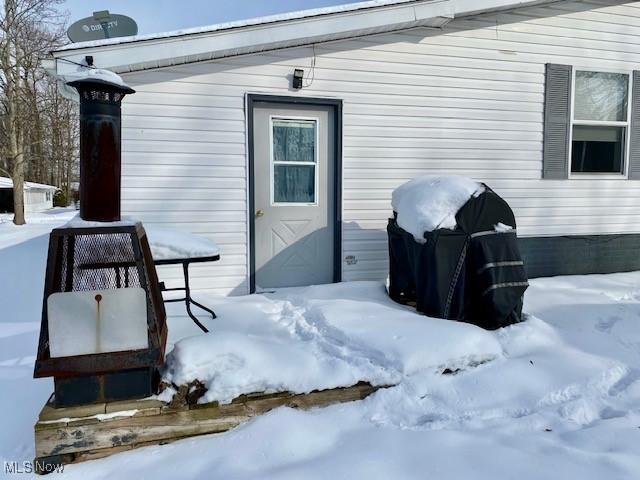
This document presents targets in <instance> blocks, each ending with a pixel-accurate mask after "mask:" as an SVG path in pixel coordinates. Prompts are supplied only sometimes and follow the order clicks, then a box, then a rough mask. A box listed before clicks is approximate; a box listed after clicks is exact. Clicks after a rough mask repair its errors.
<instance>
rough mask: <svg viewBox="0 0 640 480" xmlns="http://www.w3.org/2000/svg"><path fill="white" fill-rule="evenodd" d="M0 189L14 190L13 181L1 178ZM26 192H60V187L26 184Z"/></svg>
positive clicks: (33, 183)
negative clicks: (38, 190)
mask: <svg viewBox="0 0 640 480" xmlns="http://www.w3.org/2000/svg"><path fill="white" fill-rule="evenodd" d="M0 188H13V180H11V179H10V178H9V177H0ZM24 189H25V190H32V189H33V190H36V189H40V190H58V187H55V186H53V185H46V184H44V183H35V182H24Z"/></svg>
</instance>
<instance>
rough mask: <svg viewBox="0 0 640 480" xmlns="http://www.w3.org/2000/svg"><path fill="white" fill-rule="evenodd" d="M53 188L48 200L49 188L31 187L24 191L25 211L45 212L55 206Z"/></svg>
mask: <svg viewBox="0 0 640 480" xmlns="http://www.w3.org/2000/svg"><path fill="white" fill-rule="evenodd" d="M54 193H55V191H53V190H51V191H50V195H49V199H48V200H47V190H40V189H29V190H25V191H24V211H25V212H27V213H36V212H43V211H44V210H48V209H49V208H53V194H54Z"/></svg>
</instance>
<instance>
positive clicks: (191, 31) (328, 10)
mask: <svg viewBox="0 0 640 480" xmlns="http://www.w3.org/2000/svg"><path fill="white" fill-rule="evenodd" d="M417 1H420V0H369V1H366V2H357V3H347V4H344V5H333V6H330V7H321V8H311V9H307V10H297V11H295V12H287V13H279V14H276V15H267V16H263V17H253V18H247V19H243V20H234V21H231V22H223V23H215V24H212V25H205V26H202V27H193V28H183V29H179V30H171V31H167V32H157V33H149V34H145V35H131V36H128V37H117V38H106V39H103V40H90V41H87V42H78V43H70V44H68V45H64V46H62V47H60V48H58V49H57V50H56V51H58V52H60V51H64V50H74V49H78V48H90V47H99V46H103V45H115V44H120V43H130V42H140V41H144V40H156V39H160V38H171V37H181V36H183V35H195V34H199V33H211V32H217V31H220V30H229V29H232V28H240V27H249V26H254V25H264V24H268V23H275V22H282V21H285V20H296V19H302V18H308V17H316V16H319V15H330V14H333V13H341V12H352V11H355V10H363V9H367V8H374V7H381V6H386V5H396V4H401V3H411V2H417Z"/></svg>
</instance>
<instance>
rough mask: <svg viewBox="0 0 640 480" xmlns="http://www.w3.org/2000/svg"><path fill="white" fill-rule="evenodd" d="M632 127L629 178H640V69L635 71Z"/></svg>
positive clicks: (630, 130) (632, 94) (632, 87)
mask: <svg viewBox="0 0 640 480" xmlns="http://www.w3.org/2000/svg"><path fill="white" fill-rule="evenodd" d="M632 80H633V84H632V85H631V128H630V129H629V178H632V179H634V180H640V71H638V70H636V71H634V72H633V79H632Z"/></svg>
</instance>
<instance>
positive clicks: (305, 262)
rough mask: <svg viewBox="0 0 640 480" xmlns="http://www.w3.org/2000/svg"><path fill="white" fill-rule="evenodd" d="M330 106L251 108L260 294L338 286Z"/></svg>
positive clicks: (333, 138) (333, 144)
mask: <svg viewBox="0 0 640 480" xmlns="http://www.w3.org/2000/svg"><path fill="white" fill-rule="evenodd" d="M332 108H333V107H330V106H309V105H290V104H279V103H278V104H276V103H255V104H254V109H253V148H254V152H253V158H254V178H253V192H254V207H255V209H254V210H255V211H254V212H252V213H253V215H254V216H255V218H254V226H255V227H254V232H253V239H254V242H255V283H256V290H257V291H260V290H264V289H270V288H275V287H291V286H302V285H313V284H321V283H331V282H332V281H333V280H334V261H333V260H334V259H333V250H334V221H335V217H334V215H335V214H334V212H335V183H336V182H335V174H336V172H335V171H334V170H335V166H334V155H335V152H334V149H335V137H334V135H335V125H334V123H335V122H334V115H333V110H332Z"/></svg>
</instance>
